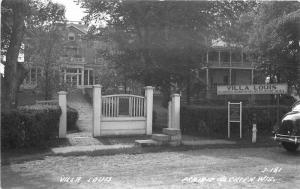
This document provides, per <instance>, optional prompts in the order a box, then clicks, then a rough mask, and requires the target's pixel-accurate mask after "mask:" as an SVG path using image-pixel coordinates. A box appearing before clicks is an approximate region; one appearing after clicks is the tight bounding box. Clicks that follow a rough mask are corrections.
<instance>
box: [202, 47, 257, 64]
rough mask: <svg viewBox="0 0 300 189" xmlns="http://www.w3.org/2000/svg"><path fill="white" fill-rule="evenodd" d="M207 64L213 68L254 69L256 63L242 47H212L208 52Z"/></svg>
mask: <svg viewBox="0 0 300 189" xmlns="http://www.w3.org/2000/svg"><path fill="white" fill-rule="evenodd" d="M205 63H206V66H207V67H211V68H244V69H253V68H255V66H256V63H254V62H252V61H250V60H249V59H248V57H247V55H246V53H244V52H243V50H241V49H212V50H209V51H208V52H207V54H206V61H205Z"/></svg>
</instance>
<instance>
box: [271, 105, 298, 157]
mask: <svg viewBox="0 0 300 189" xmlns="http://www.w3.org/2000/svg"><path fill="white" fill-rule="evenodd" d="M274 139H275V140H276V141H279V142H281V144H282V146H283V147H284V148H285V149H286V150H287V151H291V152H294V151H296V150H297V149H298V147H299V144H300V101H297V102H295V103H294V104H293V105H292V110H291V111H290V112H288V113H287V114H285V115H284V116H283V118H282V120H281V124H280V127H279V128H278V129H277V130H276V131H275V136H274Z"/></svg>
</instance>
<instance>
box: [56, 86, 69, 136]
mask: <svg viewBox="0 0 300 189" xmlns="http://www.w3.org/2000/svg"><path fill="white" fill-rule="evenodd" d="M58 104H59V106H60V108H61V115H60V119H59V131H58V137H59V138H66V133H67V92H65V91H60V92H58Z"/></svg>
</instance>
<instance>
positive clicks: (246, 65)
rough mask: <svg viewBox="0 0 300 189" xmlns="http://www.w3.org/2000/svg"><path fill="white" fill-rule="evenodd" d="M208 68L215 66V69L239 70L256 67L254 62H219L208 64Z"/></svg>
mask: <svg viewBox="0 0 300 189" xmlns="http://www.w3.org/2000/svg"><path fill="white" fill-rule="evenodd" d="M207 65H208V66H213V67H239V68H252V67H254V66H255V64H254V63H253V62H235V61H232V62H231V63H230V62H224V61H221V62H218V61H209V62H208V63H207Z"/></svg>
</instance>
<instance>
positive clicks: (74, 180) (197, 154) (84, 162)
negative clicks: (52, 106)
mask: <svg viewBox="0 0 300 189" xmlns="http://www.w3.org/2000/svg"><path fill="white" fill-rule="evenodd" d="M1 176H2V187H3V188H209V189H210V188H273V189H275V188H290V189H292V188H300V151H298V152H297V153H296V154H290V153H287V152H285V151H284V150H283V149H282V148H279V147H273V148H245V149H202V150H191V151H181V152H161V153H146V154H137V155H126V154H121V155H114V156H95V157H91V156H68V157H62V156H49V157H44V158H43V159H41V160H34V161H27V162H22V163H19V164H11V165H6V166H3V167H2V175H1Z"/></svg>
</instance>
